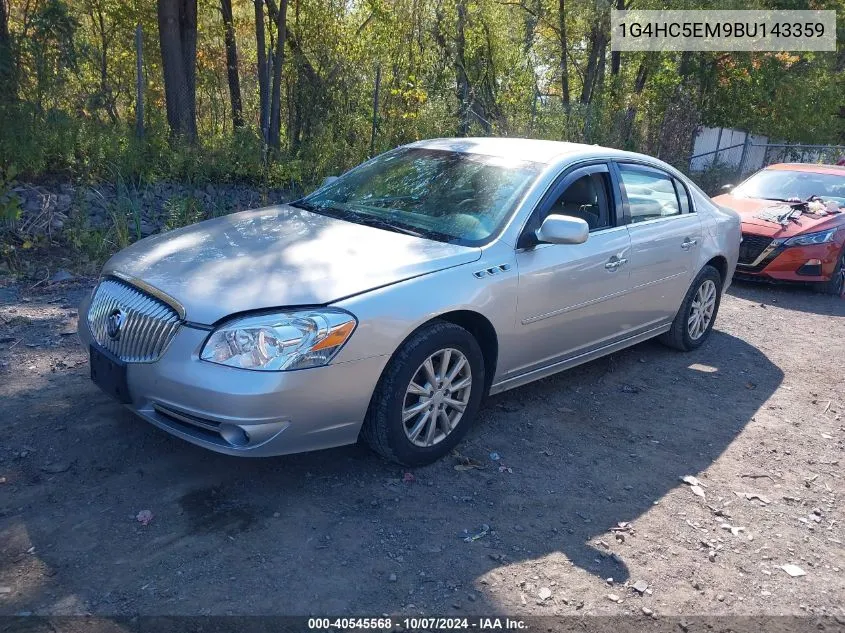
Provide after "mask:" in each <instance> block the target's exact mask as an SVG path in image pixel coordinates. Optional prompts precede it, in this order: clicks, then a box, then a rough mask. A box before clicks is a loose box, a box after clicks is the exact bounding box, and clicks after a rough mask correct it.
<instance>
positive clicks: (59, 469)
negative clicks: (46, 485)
mask: <svg viewBox="0 0 845 633" xmlns="http://www.w3.org/2000/svg"><path fill="white" fill-rule="evenodd" d="M41 470H42V471H44V472H45V473H48V474H50V475H58V474H59V473H64V472H67V471H68V470H70V463H69V462H53V463H51V464H45V465H44V466H42V467H41Z"/></svg>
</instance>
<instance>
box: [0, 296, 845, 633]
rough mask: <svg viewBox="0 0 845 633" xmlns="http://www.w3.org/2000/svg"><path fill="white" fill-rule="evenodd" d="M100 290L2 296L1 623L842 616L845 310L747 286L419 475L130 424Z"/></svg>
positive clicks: (516, 406)
mask: <svg viewBox="0 0 845 633" xmlns="http://www.w3.org/2000/svg"><path fill="white" fill-rule="evenodd" d="M87 288H90V284H89V283H73V282H71V283H69V284H64V285H58V286H54V287H51V288H47V289H44V288H35V289H27V288H24V287H20V286H11V287H6V288H0V614H5V615H10V614H19V613H34V614H54V615H59V614H88V613H91V614H101V615H124V614H155V615H158V614H174V615H181V614H191V615H201V614H295V615H327V614H334V615H351V614H361V615H370V616H372V615H378V614H382V613H389V614H395V615H399V614H420V613H422V614H426V615H446V614H488V615H489V614H491V613H499V614H521V615H528V614H557V615H565V614H626V613H632V612H634V613H637V614H640V615H641V616H642V614H643V612H644V611H645V612H646V613H650V612H653V613H654V615H655V617H663V616H668V615H678V614H708V615H719V614H745V615H748V614H751V615H760V614H767V615H773V614H798V615H800V614H815V615H836V616H839V617H838V618H837V621H839V622H840V623H841V622H842V620H841V617H845V550H843V540H845V534H843V526H845V509H844V508H843V499H842V497H843V492H845V487H843V469H842V459H843V446H845V421H843V411H845V374H843V369H842V368H843V362H842V359H843V358H845V301H842V300H840V299H837V298H833V297H825V296H819V295H814V294H812V293H810V292H808V291H806V290H803V289H799V288H773V287H767V286H753V285H740V284H737V285H735V286H734V287H733V288H732V289H731V291H730V294H729V296H727V297H726V298H725V300H724V302H723V304H722V309H721V313H720V315H719V318H718V321H717V324H716V328H717V329H716V331H714V333H713V336H712V338H711V339H710V341H709V342H708V343H707V344H706V345H705V346H704V347H703V348H702V349H700V350H698V351H696V352H693V353H690V354H681V353H678V352H675V351H672V350H669V349H666V348H664V347H662V346H661V345H659V344H658V343H653V342H649V343H645V344H642V345H638V346H636V347H634V348H632V349H629V350H627V351H625V352H622V353H619V354H615V355H613V356H612V357H610V358H605V359H602V360H598V361H596V362H593V363H590V364H588V365H586V366H582V367H580V368H577V369H575V370H572V371H569V372H566V373H563V374H558V375H557V376H554V377H552V378H548V379H546V380H543V381H541V382H538V383H534V384H532V385H529V386H527V387H523V388H520V389H517V390H514V391H511V392H508V393H506V394H503V395H501V396H496V397H494V398H491V399H490V400H489V401H488V402H487V404H486V405H485V406H484V408H483V410H482V413H481V419H480V420H479V421H478V423H477V424H476V425H475V427H474V429H473V430H472V431H471V432H470V434H469V436H468V438H467V440H466V441H465V442H464V444H462V445H461V447H460V451H461V453H462V454H463V455H465V456H468V457H471V458H473V459H475V460H477V461H478V462H479V463H480V465H481V467H480V468H470V469H466V470H458V469H456V468H455V466H456V465H457V464H458V459H457V458H451V459H447V460H444V461H442V462H440V463H438V464H435V465H433V466H430V467H426V468H421V469H418V470H415V471H414V472H413V473H412V474H411V475H406V473H405V472H404V471H403V470H402V469H401V468H398V467H396V466H393V465H390V464H386V463H384V462H382V461H380V460H379V459H378V458H377V457H375V456H374V455H373V454H371V453H370V452H369V451H368V450H366V449H365V448H363V447H360V446H352V447H347V448H342V449H337V450H331V451H323V452H319V453H311V454H305V455H297V456H292V457H281V458H273V459H262V460H244V459H239V458H233V457H225V456H220V455H216V454H214V453H210V452H207V451H205V450H202V449H199V448H196V447H194V446H191V445H189V444H187V443H184V442H182V441H180V440H178V439H175V438H173V437H171V436H169V435H167V434H165V433H164V432H162V431H159V430H158V429H156V428H154V427H153V426H151V425H149V424H147V423H145V422H143V421H142V420H140V419H139V418H136V417H134V416H133V415H132V414H131V413H129V412H128V411H126V410H124V409H123V408H122V407H121V406H120V405H118V404H116V403H114V402H112V401H111V400H110V399H109V398H108V397H106V396H105V395H103V394H102V393H101V392H100V391H98V389H97V388H96V387H94V385H93V384H92V383H91V382H90V381H89V379H88V376H87V372H88V368H87V358H86V355H85V354H84V353H83V351H82V350H81V349H80V348H79V345H78V342H77V339H76V336H75V334H74V332H75V328H76V319H77V313H76V305H77V302H78V300H79V298H80V297H81V295H82V293H83V291H84V290H85V289H87ZM491 453H498V455H499V460H498V461H494V460H493V459H491V456H490V455H491ZM685 475H692V476H695V477H697V478H698V479H699V480H700V482H701V486H700V487H699V488H693V486H691V485H689V484H687V483H684V482H682V481H681V480H680V478H681V477H683V476H685ZM696 492H702V493H703V495H704V496H699V495H697V494H696ZM142 510H149V511H151V512H152V515H153V518H152V521H150V522H149V524H147V525H142V523H141V522H139V521H138V520H137V515H138V513H139V512H140V511H142ZM484 525H487V526H488V527H489V530H488V531H487V532H486V533H484V534H483V536H481V537H480V538H478V539H477V540H475V541H471V542H467V541H465V540H464V539H463V538H462V535H463V532H464V530H468V531H469V533H470V534H479V533H482V532H483V529H482V526H484ZM731 527H732V528H734V529H733V530H731V529H730V528H731ZM790 564H791V565H797V566H798V567H799V568H800V569H801V570H802V571H803V572H805V574H806V575H803V576H798V577H792V576H790V575H789V574H788V573H787V572H786V571H785V570H784V569H783V568H782V566H783V565H790ZM611 579H612V580H611ZM635 584H636V588H635ZM643 608H645V609H643Z"/></svg>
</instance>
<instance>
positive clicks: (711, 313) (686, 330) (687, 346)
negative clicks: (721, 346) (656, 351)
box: [660, 265, 722, 352]
mask: <svg viewBox="0 0 845 633" xmlns="http://www.w3.org/2000/svg"><path fill="white" fill-rule="evenodd" d="M721 300H722V276H721V275H720V274H719V271H718V270H716V269H715V268H713V266H710V265H707V266H705V267H704V268H702V269H701V272H700V273H698V276H697V277H696V278H695V281H693V282H692V285H690V288H689V290H688V291H687V294H686V296H685V297H684V301H683V303H681V308H680V309H679V310H678V314H677V315H676V316H675V320H674V321H673V322H672V327H671V328H670V330H669V331H668V332H666V334H663V335H662V336H661V337H660V342H661V343H663V344H665V345H668V346H669V347H674V348H675V349H679V350H681V351H683V352H689V351H692V350H694V349H697V348H699V347H701V346H702V345H703V344H704V341H706V340H707V338H708V337H709V336H710V332H711V331H712V330H713V323H715V321H716V315H717V314H718V312H719V304H720V302H721Z"/></svg>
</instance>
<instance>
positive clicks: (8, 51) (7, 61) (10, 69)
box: [0, 0, 15, 99]
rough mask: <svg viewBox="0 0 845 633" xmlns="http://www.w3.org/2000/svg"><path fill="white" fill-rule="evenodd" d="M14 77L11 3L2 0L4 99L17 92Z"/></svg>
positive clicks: (0, 81) (0, 72) (0, 69)
mask: <svg viewBox="0 0 845 633" xmlns="http://www.w3.org/2000/svg"><path fill="white" fill-rule="evenodd" d="M14 77H15V68H14V64H13V62H12V38H11V36H10V34H9V5H8V1H7V0H0V95H2V97H3V98H4V99H7V98H9V97H10V96H12V95H14V93H15V81H14Z"/></svg>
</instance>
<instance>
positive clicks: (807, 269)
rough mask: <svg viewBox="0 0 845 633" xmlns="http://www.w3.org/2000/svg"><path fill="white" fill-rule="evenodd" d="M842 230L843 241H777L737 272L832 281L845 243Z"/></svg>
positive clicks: (800, 279) (782, 277) (787, 278)
mask: <svg viewBox="0 0 845 633" xmlns="http://www.w3.org/2000/svg"><path fill="white" fill-rule="evenodd" d="M840 233H841V234H842V239H841V241H834V242H828V243H826V244H814V245H812V246H788V247H787V246H784V245H783V243H777V240H775V241H773V242H772V244H771V245H770V246H769V247H768V249H767V250H766V251H764V252H763V253H761V254H760V255H761V256H760V257H757V258H755V259H754V260H753V261H748V260H746V261H745V262H742V261H741V262H740V263H739V264H738V265H737V269H736V272H737V274H739V275H743V276H746V275H747V276H752V277H762V278H768V279H772V280H777V281H804V282H807V281H828V280H829V279H830V277H831V275H832V274H833V270H834V268H835V267H836V262H837V258H838V256H839V253H840V252H841V251H842V248H843V242H845V231H840Z"/></svg>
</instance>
